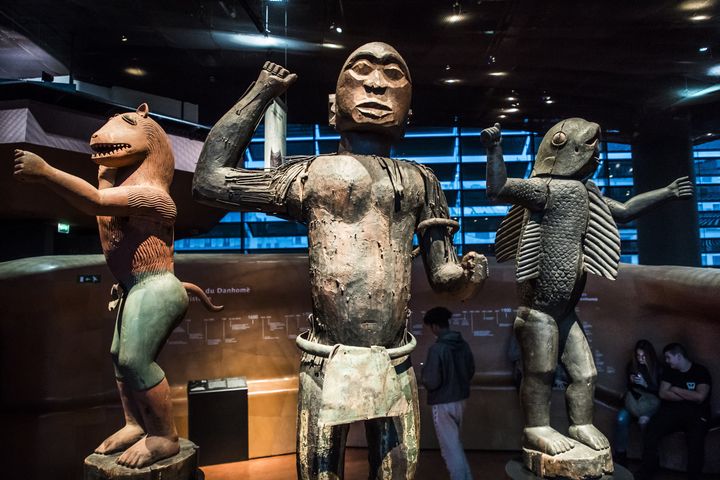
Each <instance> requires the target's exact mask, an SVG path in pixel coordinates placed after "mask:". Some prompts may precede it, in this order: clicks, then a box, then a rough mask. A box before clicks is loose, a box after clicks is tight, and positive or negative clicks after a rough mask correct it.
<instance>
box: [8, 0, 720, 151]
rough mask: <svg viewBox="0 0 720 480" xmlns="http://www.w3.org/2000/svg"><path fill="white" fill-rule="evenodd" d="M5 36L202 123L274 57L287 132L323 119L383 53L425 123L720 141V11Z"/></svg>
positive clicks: (254, 4)
mask: <svg viewBox="0 0 720 480" xmlns="http://www.w3.org/2000/svg"><path fill="white" fill-rule="evenodd" d="M458 12H459V13H460V15H459V16H458V17H457V18H458V19H459V21H457V22H449V21H448V17H449V16H450V15H452V14H453V13H458ZM286 18H287V24H286V21H285V19H286ZM266 19H267V27H268V29H269V31H270V34H269V35H268V36H267V37H263V36H262V35H261V34H260V33H259V30H261V29H263V28H264V27H265V24H266ZM0 23H2V24H4V25H5V27H6V28H9V29H12V30H16V31H19V32H20V33H22V34H24V35H26V36H27V37H28V38H30V39H31V40H32V41H33V42H35V43H37V44H38V45H39V46H41V47H42V48H44V49H46V50H47V51H48V52H49V53H50V54H52V55H53V56H55V57H56V58H57V59H58V60H59V61H60V62H62V63H63V64H64V65H65V66H66V67H67V68H68V69H69V70H70V71H71V73H72V74H73V76H74V77H75V78H77V79H78V80H84V81H88V82H93V83H97V84H101V85H108V86H109V85H118V86H124V87H128V88H133V89H137V90H141V91H146V92H149V93H153V94H158V95H164V96H168V97H173V98H177V99H182V100H185V101H189V102H193V103H197V104H199V106H200V122H201V123H205V124H212V123H214V122H215V121H216V120H217V118H219V116H220V115H222V113H224V111H226V110H227V109H228V108H229V107H230V106H231V104H232V103H233V102H234V101H235V100H236V99H237V98H238V97H239V96H240V95H241V94H242V93H243V91H244V90H245V88H246V86H247V85H248V84H249V83H250V82H251V81H252V80H253V79H254V78H255V77H256V75H257V72H258V69H259V68H260V67H261V65H262V64H263V62H264V61H265V60H267V59H269V60H272V61H275V62H278V63H281V64H283V65H285V66H286V67H287V68H288V69H290V70H291V71H293V72H296V73H298V75H299V80H298V82H297V83H296V84H295V85H294V86H293V87H292V88H291V90H290V91H289V93H288V95H287V103H288V106H289V113H290V121H291V122H307V123H311V122H325V121H326V118H327V94H328V93H331V92H332V91H333V90H334V85H335V80H336V79H337V74H338V71H339V69H340V67H341V65H342V63H343V61H344V59H345V58H346V56H347V55H348V53H349V52H350V51H352V50H353V49H354V48H355V47H357V46H359V45H361V44H362V43H365V42H367V41H374V40H379V41H384V42H387V43H390V44H391V45H393V46H395V47H396V48H397V49H398V51H400V53H401V54H402V55H403V56H404V57H405V59H406V60H407V63H408V65H409V67H410V70H411V73H412V77H413V86H414V92H413V112H414V117H413V122H414V123H415V124H417V125H449V124H453V123H454V122H458V123H459V124H461V125H466V126H485V125H489V124H491V123H492V122H494V121H496V120H497V119H498V117H499V116H500V115H505V116H506V117H505V118H502V119H501V120H500V121H501V122H503V123H504V124H505V125H509V126H515V127H521V126H524V127H525V128H529V129H532V130H537V131H542V130H544V129H545V128H547V126H548V124H549V123H550V122H553V121H554V120H556V119H560V118H565V117H569V116H582V117H585V118H588V119H591V120H594V121H598V122H599V123H601V125H603V127H604V128H605V130H610V131H611V132H612V131H618V132H619V134H620V135H622V136H625V137H628V136H629V135H631V134H632V132H633V129H634V126H635V125H636V123H637V122H638V121H641V120H644V119H648V118H650V119H652V117H653V115H655V114H656V113H658V112H659V111H666V113H667V111H668V110H669V111H672V112H676V113H678V114H681V115H688V116H689V117H690V118H692V121H693V131H694V133H695V134H697V135H699V134H701V133H705V132H707V131H708V130H715V131H720V122H717V121H716V117H717V115H716V113H715V112H716V111H717V108H716V107H717V106H718V103H719V102H718V100H720V67H717V66H718V65H720V41H719V36H720V12H719V11H718V8H717V4H716V0H683V1H677V0H652V1H628V0H620V1H617V0H603V1H600V0H597V1H585V2H582V1H577V0H575V1H548V0H546V1H541V0H536V1H532V0H482V1H478V0H472V1H471V0H460V1H459V2H458V3H457V5H454V2H452V1H444V0H432V1H419V0H394V1H391V0H362V1H361V0H357V1H352V0H286V1H267V0H265V1H259V0H241V1H236V0H222V1H217V0H214V1H188V0H173V1H169V0H155V1H144V2H143V1H140V0H134V1H120V0H115V1H104V2H101V1H97V0H74V1H49V0H47V1H46V0H42V1H35V0H3V3H2V5H1V6H0ZM286 25H287V27H286ZM332 25H334V26H339V27H341V28H342V29H343V31H342V33H337V32H336V31H335V30H334V29H332V28H331V26H332ZM285 39H287V42H285ZM250 43H255V44H258V43H259V44H260V46H257V45H255V46H251V45H250ZM273 44H274V46H273ZM328 44H333V45H335V46H337V45H340V46H342V48H329V47H330V46H332V45H328ZM285 46H287V48H285ZM713 52H716V53H717V54H716V55H715V56H714V53H713ZM129 67H131V68H136V69H142V70H143V71H144V72H146V73H145V75H144V76H133V75H129V74H128V73H126V69H127V68H129ZM713 67H716V68H715V70H712V68H713ZM498 72H500V73H503V75H497V74H498ZM58 73H59V72H58ZM493 73H496V75H493ZM449 79H454V80H457V81H456V82H455V83H445V82H444V80H449ZM703 91H705V92H706V93H705V94H703ZM698 92H699V93H698ZM508 97H514V98H517V100H515V101H512V100H508ZM513 103H519V105H515V106H513ZM507 109H517V110H518V111H517V112H515V111H507Z"/></svg>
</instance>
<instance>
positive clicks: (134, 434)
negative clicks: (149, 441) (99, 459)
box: [95, 425, 145, 455]
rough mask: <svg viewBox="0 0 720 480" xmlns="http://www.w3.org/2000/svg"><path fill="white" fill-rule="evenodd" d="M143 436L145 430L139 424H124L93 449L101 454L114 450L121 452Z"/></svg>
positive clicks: (107, 453)
mask: <svg viewBox="0 0 720 480" xmlns="http://www.w3.org/2000/svg"><path fill="white" fill-rule="evenodd" d="M144 436H145V431H144V430H143V429H142V427H140V425H125V426H124V427H123V428H121V429H120V430H118V431H117V432H115V433H113V434H112V435H110V436H109V437H108V438H106V439H105V440H104V441H103V442H102V443H101V444H100V446H99V447H97V448H96V449H95V453H99V454H101V455H109V454H111V453H115V452H121V451H123V450H125V449H126V448H128V447H129V446H131V445H133V444H135V443H136V442H137V441H138V440H140V439H141V438H142V437H144Z"/></svg>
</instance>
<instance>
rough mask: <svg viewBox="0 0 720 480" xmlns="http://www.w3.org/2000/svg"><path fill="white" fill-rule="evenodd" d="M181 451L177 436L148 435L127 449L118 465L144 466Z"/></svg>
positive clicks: (129, 466) (119, 459)
mask: <svg viewBox="0 0 720 480" xmlns="http://www.w3.org/2000/svg"><path fill="white" fill-rule="evenodd" d="M179 451H180V444H179V443H178V439H177V437H158V436H147V437H143V438H141V439H140V440H138V441H137V442H136V443H135V445H133V446H132V447H130V448H128V449H127V450H125V453H123V454H122V455H120V457H119V458H118V459H117V463H118V465H122V466H123V467H128V468H143V467H147V466H148V465H152V464H153V463H155V462H157V461H158V460H162V459H163V458H168V457H172V456H173V455H175V454H177V453H178V452H179Z"/></svg>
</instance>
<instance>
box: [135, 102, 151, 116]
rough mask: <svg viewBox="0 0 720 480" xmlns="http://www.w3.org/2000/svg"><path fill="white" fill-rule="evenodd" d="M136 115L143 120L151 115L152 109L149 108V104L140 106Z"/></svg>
mask: <svg viewBox="0 0 720 480" xmlns="http://www.w3.org/2000/svg"><path fill="white" fill-rule="evenodd" d="M135 113H137V114H138V115H140V116H141V117H143V118H147V116H148V113H150V107H148V104H147V103H142V104H140V106H139V107H138V108H137V110H135Z"/></svg>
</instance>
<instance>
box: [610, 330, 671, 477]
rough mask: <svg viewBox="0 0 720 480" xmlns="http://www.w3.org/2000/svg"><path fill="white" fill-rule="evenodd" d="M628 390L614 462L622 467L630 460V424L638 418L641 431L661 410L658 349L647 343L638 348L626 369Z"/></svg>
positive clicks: (614, 444) (618, 421)
mask: <svg viewBox="0 0 720 480" xmlns="http://www.w3.org/2000/svg"><path fill="white" fill-rule="evenodd" d="M627 378H628V390H627V393H626V394H625V407H624V408H621V409H620V411H619V412H618V415H617V422H616V425H615V442H614V443H613V446H614V450H615V455H614V456H615V462H617V463H619V464H621V465H623V464H625V461H626V459H627V446H628V434H629V430H630V421H631V420H632V418H633V417H634V418H636V419H637V421H638V424H639V425H640V428H641V429H644V428H645V425H647V423H648V422H649V421H650V417H651V416H653V415H654V414H655V413H656V412H657V410H658V408H659V407H660V399H659V398H658V386H659V379H660V365H659V364H658V361H657V355H656V354H655V348H654V347H653V345H652V343H650V342H649V341H647V340H639V341H638V342H637V343H636V344H635V354H634V355H633V358H632V360H631V361H630V362H629V363H628V366H627Z"/></svg>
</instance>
